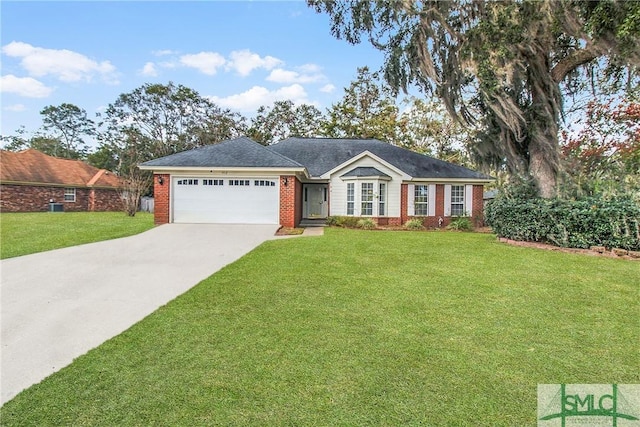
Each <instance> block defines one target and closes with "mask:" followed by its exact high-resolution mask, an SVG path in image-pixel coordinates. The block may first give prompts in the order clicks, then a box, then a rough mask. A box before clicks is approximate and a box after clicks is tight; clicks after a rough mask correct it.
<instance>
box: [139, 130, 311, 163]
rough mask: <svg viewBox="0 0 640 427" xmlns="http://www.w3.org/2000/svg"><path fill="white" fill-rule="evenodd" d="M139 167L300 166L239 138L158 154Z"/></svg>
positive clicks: (261, 146)
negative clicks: (163, 155)
mask: <svg viewBox="0 0 640 427" xmlns="http://www.w3.org/2000/svg"><path fill="white" fill-rule="evenodd" d="M141 166H167V167H181V166H184V167H250V168H251V167H255V168H259V167H264V168H301V167H303V166H302V165H301V164H299V163H297V162H295V161H294V160H291V159H289V158H287V157H285V156H283V155H282V154H280V153H278V152H276V151H273V150H270V149H268V148H267V147H265V146H263V145H260V144H258V143H257V142H255V141H253V140H251V139H249V138H246V137H240V138H236V139H230V140H227V141H223V142H220V143H218V144H214V145H206V146H204V147H199V148H195V149H193V150H187V151H183V152H181V153H176V154H172V155H170V156H166V157H160V158H158V159H153V160H150V161H148V162H144V163H142V165H141Z"/></svg>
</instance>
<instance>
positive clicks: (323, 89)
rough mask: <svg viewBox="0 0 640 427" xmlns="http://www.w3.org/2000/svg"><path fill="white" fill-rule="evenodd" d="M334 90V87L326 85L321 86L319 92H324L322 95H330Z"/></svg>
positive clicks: (329, 84)
mask: <svg viewBox="0 0 640 427" xmlns="http://www.w3.org/2000/svg"><path fill="white" fill-rule="evenodd" d="M334 90H336V87H335V86H334V85H332V84H331V83H327V84H326V85H324V86H322V87H321V88H320V92H324V93H331V92H333V91H334Z"/></svg>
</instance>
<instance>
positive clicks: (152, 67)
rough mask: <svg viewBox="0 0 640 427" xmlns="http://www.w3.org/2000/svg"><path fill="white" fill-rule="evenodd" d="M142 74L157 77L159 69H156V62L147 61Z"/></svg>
mask: <svg viewBox="0 0 640 427" xmlns="http://www.w3.org/2000/svg"><path fill="white" fill-rule="evenodd" d="M140 74H142V75H143V76H149V77H156V76H157V75H158V70H156V64H154V63H153V62H147V63H146V64H144V67H142V70H140Z"/></svg>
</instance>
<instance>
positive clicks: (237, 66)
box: [227, 49, 282, 76]
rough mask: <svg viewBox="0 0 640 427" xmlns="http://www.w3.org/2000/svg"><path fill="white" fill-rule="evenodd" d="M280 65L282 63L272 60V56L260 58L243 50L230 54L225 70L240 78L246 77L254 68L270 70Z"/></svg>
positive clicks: (275, 59)
mask: <svg viewBox="0 0 640 427" xmlns="http://www.w3.org/2000/svg"><path fill="white" fill-rule="evenodd" d="M280 64H282V61H281V60H279V59H278V58H274V57H273V56H265V57H264V58H262V57H260V55H258V54H257V53H253V52H251V51H250V50H247V49H244V50H234V51H233V52H231V54H230V55H229V62H228V64H227V69H231V70H235V71H236V72H237V73H238V74H240V75H241V76H248V75H249V74H250V73H251V71H253V70H255V69H256V68H264V69H265V70H271V69H272V68H274V67H277V66H278V65H280Z"/></svg>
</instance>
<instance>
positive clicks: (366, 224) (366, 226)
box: [358, 218, 376, 230]
mask: <svg viewBox="0 0 640 427" xmlns="http://www.w3.org/2000/svg"><path fill="white" fill-rule="evenodd" d="M358 228H362V229H363V230H373V229H374V228H376V223H375V222H374V221H373V220H372V219H371V218H362V219H359V220H358Z"/></svg>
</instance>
